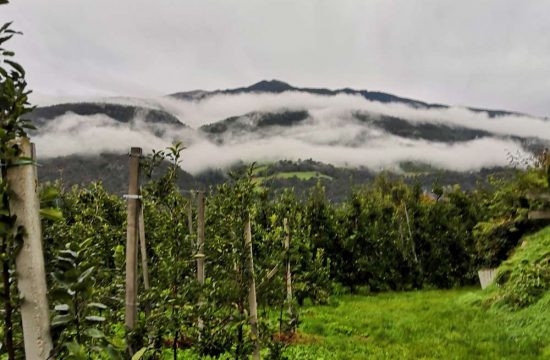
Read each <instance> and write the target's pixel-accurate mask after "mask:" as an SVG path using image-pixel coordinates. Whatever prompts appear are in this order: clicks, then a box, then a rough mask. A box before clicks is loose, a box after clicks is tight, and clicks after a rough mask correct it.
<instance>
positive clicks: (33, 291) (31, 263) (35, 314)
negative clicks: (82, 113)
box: [6, 138, 52, 360]
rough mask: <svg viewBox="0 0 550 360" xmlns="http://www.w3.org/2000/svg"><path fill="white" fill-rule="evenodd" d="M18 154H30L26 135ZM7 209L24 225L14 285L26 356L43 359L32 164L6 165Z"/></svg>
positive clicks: (45, 322)
mask: <svg viewBox="0 0 550 360" xmlns="http://www.w3.org/2000/svg"><path fill="white" fill-rule="evenodd" d="M18 143H19V146H20V148H21V157H24V158H32V159H33V160H35V158H34V157H33V150H32V147H33V146H32V145H31V143H30V142H29V139H27V138H22V139H20V140H19V141H18ZM6 181H7V183H8V186H9V188H10V191H11V193H10V211H11V213H12V214H14V215H15V216H17V220H16V226H17V227H19V226H22V227H23V228H24V229H25V235H24V238H23V239H24V240H23V246H22V247H21V250H20V251H19V253H18V254H17V257H16V259H15V267H16V274H17V287H18V289H19V293H20V295H21V299H22V301H21V320H22V325H23V339H24V343H25V358H26V359H39V360H40V359H47V358H48V357H49V354H50V351H51V350H52V341H51V337H50V317H49V308H48V299H47V296H46V293H47V286H46V271H45V266H44V253H43V251H42V227H41V223H40V200H39V198H38V189H37V185H38V180H37V178H36V165H34V164H22V165H14V166H12V167H9V168H8V169H7V174H6Z"/></svg>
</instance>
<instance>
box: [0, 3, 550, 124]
mask: <svg viewBox="0 0 550 360" xmlns="http://www.w3.org/2000/svg"><path fill="white" fill-rule="evenodd" d="M549 13H550V3H549V2H546V1H519V0H510V1H505V2H503V1H499V0H487V1H477V0H465V1H451V0H425V1H421V2H419V1H408V0H400V1H398V0H370V1H362V0H340V1H326V0H300V1H291V0H262V1H257V0H232V1H226V0H186V1H175V0H159V1H156V2H154V3H153V2H150V1H145V0H117V1H108V0H94V1H76V0H51V1H43V0H19V1H17V0H14V1H12V3H11V4H10V5H7V6H2V7H0V21H4V20H5V21H7V20H14V21H15V26H16V27H17V28H18V29H20V30H22V31H24V32H25V35H24V36H23V37H20V38H19V39H17V40H15V41H14V42H12V46H13V47H14V48H15V50H16V51H17V57H18V60H20V62H22V63H23V64H24V65H25V66H26V68H27V70H28V79H29V83H30V85H31V87H32V88H33V89H35V90H36V93H37V95H38V96H36V97H35V98H34V99H37V100H40V99H43V98H47V97H48V96H54V97H57V96H61V97H77V98H78V97H83V96H139V97H153V96H159V95H162V94H165V93H171V92H176V91H182V90H190V89H194V88H206V89H215V88H229V87H237V86H243V85H248V84H251V83H253V82H256V81H258V80H260V79H264V78H278V79H282V80H285V81H288V82H290V83H292V84H295V85H298V86H320V87H331V88H339V87H346V86H349V87H354V88H359V89H365V88H366V89H369V90H381V91H387V92H391V93H395V94H398V95H402V96H408V97H412V98H417V99H420V100H427V101H434V102H442V103H449V104H458V105H469V106H477V107H490V108H503V109H509V110H518V111H523V112H528V113H534V114H537V115H542V116H544V115H548V114H550V102H549V101H548V96H547V94H548V93H550V82H549V81H548V79H550V61H548V59H549V58H550V42H549V41H547V34H548V33H550V22H549V21H547V14H549Z"/></svg>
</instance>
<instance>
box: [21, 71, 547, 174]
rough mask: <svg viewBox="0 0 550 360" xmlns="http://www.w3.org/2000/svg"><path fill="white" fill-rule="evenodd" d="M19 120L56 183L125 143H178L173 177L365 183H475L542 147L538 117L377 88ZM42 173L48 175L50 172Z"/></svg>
mask: <svg viewBox="0 0 550 360" xmlns="http://www.w3.org/2000/svg"><path fill="white" fill-rule="evenodd" d="M29 117H30V118H31V119H32V120H34V122H35V124H37V127H38V129H37V130H36V132H35V133H34V134H33V139H34V141H35V142H36V144H37V151H38V154H39V156H40V157H41V158H42V159H52V160H48V161H47V163H48V164H54V163H55V165H52V166H55V168H56V171H57V172H59V171H60V169H61V171H63V172H65V174H68V173H71V170H70V169H68V167H69V166H73V167H74V166H75V161H84V159H92V158H95V159H98V158H100V157H101V156H105V154H114V155H116V154H125V153H127V151H128V149H129V148H130V147H131V146H141V147H143V148H144V151H145V152H149V151H151V150H152V149H160V148H164V147H166V146H168V145H170V144H171V143H173V142H174V141H182V142H183V143H184V144H185V145H186V146H187V149H186V150H185V153H184V162H183V165H182V169H183V170H184V171H185V172H186V173H188V174H190V176H191V177H193V176H199V175H200V174H202V173H205V172H208V171H218V170H219V171H220V172H221V173H223V172H224V171H226V170H227V169H229V168H234V167H235V166H238V165H239V164H246V163H251V162H259V163H262V164H275V163H278V162H279V161H281V160H285V161H291V162H293V163H299V162H300V160H305V159H311V160H312V161H316V162H319V163H321V164H326V165H327V166H333V167H335V168H340V169H365V170H368V172H369V173H371V174H374V173H377V172H380V171H383V170H389V171H392V172H395V173H402V174H406V173H407V172H408V170H407V169H406V168H404V167H403V164H410V163H413V164H414V163H417V164H427V165H429V167H430V168H431V169H436V170H437V171H439V172H442V171H443V172H452V173H453V174H457V173H464V174H474V173H476V174H479V173H483V172H484V171H486V170H487V169H490V168H496V167H498V168H502V167H506V166H508V165H509V164H510V157H516V158H527V157H529V154H530V153H531V152H533V151H538V150H540V149H542V148H545V147H547V146H548V144H549V142H550V122H549V120H548V119H546V118H538V117H533V116H530V115H526V114H520V113H516V112H508V111H505V110H488V109H478V108H467V107H456V106H449V105H442V104H430V103H426V102H423V101H419V100H413V99H407V98H402V97H399V96H396V95H392V94H388V93H383V92H377V91H367V90H354V89H349V88H345V89H337V90H330V89H322V88H297V87H294V86H291V85H289V84H287V83H284V82H281V81H277V80H272V81H260V82H258V83H256V84H253V85H251V86H249V87H242V88H236V89H227V90H214V91H203V90H195V91H187V92H179V93H175V94H171V95H167V96H164V97H161V98H150V99H139V98H106V99H95V100H88V101H82V102H74V103H63V104H54V105H50V106H44V107H38V108H36V109H35V110H34V111H33V112H32V113H31V114H30V116H29ZM53 159H55V161H53ZM63 159H64V160H63ZM76 159H80V160H76ZM63 164H65V165H63ZM302 164H303V163H302ZM48 166H49V165H48ZM64 167H67V168H66V169H65V170H63V168H64ZM89 169H90V172H91V173H96V172H97V173H100V172H101V171H104V170H105V169H103V170H102V169H99V168H94V167H90V168H89ZM307 171H309V170H307ZM429 172H430V173H433V172H434V171H429ZM44 173H47V174H49V175H48V176H47V178H48V179H52V178H54V176H53V175H52V174H54V173H55V171H54V172H52V171H49V170H48V171H44ZM348 175H349V174H348ZM95 178H98V179H99V178H101V177H100V176H96V177H95ZM329 178H332V179H334V178H335V177H331V176H327V177H325V178H324V179H325V180H327V179H329ZM279 180H280V179H279ZM277 181H278V180H277ZM275 182H276V181H275ZM461 182H462V183H464V182H465V181H464V180H461Z"/></svg>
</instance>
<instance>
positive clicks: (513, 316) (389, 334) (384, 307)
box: [287, 289, 550, 359]
mask: <svg viewBox="0 0 550 360" xmlns="http://www.w3.org/2000/svg"><path fill="white" fill-rule="evenodd" d="M484 293H485V292H483V291H481V290H477V289H460V290H433V291H415V292H403V293H384V294H379V295H375V296H343V297H339V298H337V299H335V300H334V305H332V306H310V307H306V308H304V309H303V312H302V319H301V320H302V324H301V325H300V336H299V339H298V340H297V342H299V344H296V345H294V346H292V347H291V348H289V349H288V351H287V353H288V355H289V358H293V359H546V358H548V359H550V296H549V295H546V297H545V298H543V299H542V300H541V301H539V302H538V303H537V304H535V305H533V306H531V307H528V308H526V309H523V310H519V311H515V312H514V311H510V310H509V309H506V308H498V307H491V308H485V307H484V306H483V305H482V304H481V301H482V297H483V295H484Z"/></svg>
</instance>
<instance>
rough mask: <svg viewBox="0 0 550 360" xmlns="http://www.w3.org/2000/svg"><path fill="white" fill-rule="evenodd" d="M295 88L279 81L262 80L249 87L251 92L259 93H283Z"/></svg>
mask: <svg viewBox="0 0 550 360" xmlns="http://www.w3.org/2000/svg"><path fill="white" fill-rule="evenodd" d="M292 89H293V87H292V86H291V85H289V84H287V83H285V82H283V81H279V80H275V79H273V80H262V81H260V82H257V83H255V84H254V85H251V86H249V87H248V90H250V91H259V92H274V93H281V92H283V91H287V90H292Z"/></svg>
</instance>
